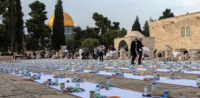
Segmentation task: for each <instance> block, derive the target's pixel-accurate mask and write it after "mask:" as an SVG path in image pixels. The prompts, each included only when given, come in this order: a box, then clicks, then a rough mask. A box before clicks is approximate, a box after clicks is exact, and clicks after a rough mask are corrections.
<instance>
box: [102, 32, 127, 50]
mask: <svg viewBox="0 0 200 98" xmlns="http://www.w3.org/2000/svg"><path fill="white" fill-rule="evenodd" d="M126 33H127V31H126V30H125V29H124V28H123V29H122V30H109V31H106V32H105V33H104V34H102V36H101V41H102V44H103V45H105V46H106V47H110V46H111V45H113V44H114V39H115V38H117V37H124V36H125V35H126Z"/></svg>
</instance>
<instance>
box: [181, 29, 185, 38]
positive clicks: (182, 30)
mask: <svg viewBox="0 0 200 98" xmlns="http://www.w3.org/2000/svg"><path fill="white" fill-rule="evenodd" d="M181 36H182V37H184V36H185V28H184V27H182V28H181Z"/></svg>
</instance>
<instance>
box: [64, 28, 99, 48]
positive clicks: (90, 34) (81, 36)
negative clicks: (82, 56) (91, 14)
mask: <svg viewBox="0 0 200 98" xmlns="http://www.w3.org/2000/svg"><path fill="white" fill-rule="evenodd" d="M73 31H74V32H75V33H73V35H72V40H73V41H72V43H73V44H72V48H74V49H75V48H80V47H81V43H82V42H83V41H84V40H85V39H88V38H92V39H99V38H100V36H99V35H98V29H97V28H91V27H86V29H85V30H82V29H81V28H80V27H74V29H73ZM67 44H69V43H67Z"/></svg>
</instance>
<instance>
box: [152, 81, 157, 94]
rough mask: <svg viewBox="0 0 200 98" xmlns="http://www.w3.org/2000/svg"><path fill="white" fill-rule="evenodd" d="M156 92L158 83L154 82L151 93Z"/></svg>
mask: <svg viewBox="0 0 200 98" xmlns="http://www.w3.org/2000/svg"><path fill="white" fill-rule="evenodd" d="M156 92H157V87H156V83H153V84H152V87H151V93H156Z"/></svg>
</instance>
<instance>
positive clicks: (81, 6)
mask: <svg viewBox="0 0 200 98" xmlns="http://www.w3.org/2000/svg"><path fill="white" fill-rule="evenodd" d="M34 1H36V0H21V3H22V10H23V13H24V17H23V18H24V20H25V21H26V20H27V19H29V18H30V16H29V15H28V13H29V12H30V8H29V4H30V3H32V2H34ZM39 1H41V2H43V3H44V4H45V5H46V11H47V12H48V13H47V17H48V18H50V17H51V15H52V14H53V13H54V8H55V4H56V2H57V0H39ZM62 1H63V4H62V5H63V11H65V12H67V13H68V14H69V15H70V16H71V17H72V18H73V20H74V24H75V26H80V27H81V28H83V29H85V28H86V26H90V27H94V26H95V22H94V20H93V19H92V15H93V13H94V12H98V13H100V14H102V15H103V16H105V17H108V19H109V20H111V21H112V22H113V21H116V22H120V27H121V28H122V27H124V28H125V29H127V31H131V27H132V25H133V23H134V20H135V18H136V16H138V17H139V21H140V24H141V27H143V25H144V23H145V21H146V20H149V19H150V17H151V18H152V19H158V18H159V16H161V15H162V12H163V11H164V10H165V9H166V8H169V9H171V10H172V12H173V13H174V15H175V16H179V15H184V14H186V13H187V12H189V13H193V12H198V11H200V0H62ZM46 23H47V24H48V20H47V21H46Z"/></svg>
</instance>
